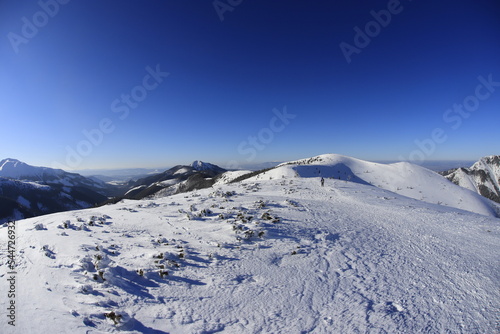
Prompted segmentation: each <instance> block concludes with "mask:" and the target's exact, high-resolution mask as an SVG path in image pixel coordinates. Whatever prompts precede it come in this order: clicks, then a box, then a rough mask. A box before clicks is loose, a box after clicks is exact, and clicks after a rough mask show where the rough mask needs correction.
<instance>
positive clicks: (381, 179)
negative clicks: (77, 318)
mask: <svg viewBox="0 0 500 334" xmlns="http://www.w3.org/2000/svg"><path fill="white" fill-rule="evenodd" d="M441 174H442V175H443V176H444V177H443V176H441V175H439V174H438V173H435V172H432V171H430V170H428V169H426V168H423V167H420V166H416V165H413V164H410V163H393V164H380V163H373V162H367V161H362V160H358V159H354V158H350V157H345V156H341V155H336V154H326V155H321V156H317V157H313V158H309V159H303V160H297V161H292V162H285V163H282V164H279V165H278V166H276V167H271V168H267V169H263V170H260V171H227V170H225V169H224V168H221V167H219V166H217V165H214V164H210V163H207V162H202V161H194V162H193V163H192V164H190V165H178V166H175V167H172V168H170V169H168V170H166V171H164V172H161V173H157V174H152V175H149V176H146V177H143V178H140V179H138V180H131V181H129V182H128V183H121V184H116V183H106V182H104V181H102V180H99V179H97V178H93V177H84V176H82V175H79V174H76V173H68V172H65V171H63V170H60V169H52V168H47V167H34V166H30V165H28V164H26V163H23V162H21V161H19V160H16V159H4V160H2V161H0V222H2V221H6V220H9V219H22V218H28V217H34V216H39V215H43V214H47V213H54V212H60V211H66V210H75V209H83V208H88V207H91V206H96V205H103V204H109V203H116V202H119V201H120V200H122V199H133V200H139V199H144V198H159V197H164V196H169V195H173V194H177V193H182V192H188V191H192V190H196V189H203V188H208V187H211V186H214V185H215V186H217V185H222V184H227V183H234V182H240V181H243V180H245V179H249V178H254V179H256V180H259V179H268V178H286V177H289V176H299V177H324V178H336V179H341V180H345V181H350V182H357V183H361V184H369V185H373V186H376V187H379V188H382V189H385V190H389V191H392V192H394V193H397V194H400V195H404V196H407V197H411V198H414V199H417V200H421V201H424V202H429V203H433V204H439V205H446V206H452V207H456V208H460V209H464V210H468V211H473V212H477V213H481V214H487V215H498V212H499V211H500V209H499V206H498V205H497V204H493V205H492V202H490V201H488V200H486V199H485V198H484V197H486V198H488V199H490V200H493V201H495V202H497V203H500V186H499V180H500V156H490V157H485V158H482V159H481V160H480V161H478V162H476V163H475V164H474V165H473V166H472V167H470V168H458V169H453V170H449V171H446V172H441ZM448 180H449V181H451V182H452V183H450V182H449V181H448ZM453 183H454V184H455V185H454V184H453ZM458 186H460V187H458ZM479 195H482V196H479Z"/></svg>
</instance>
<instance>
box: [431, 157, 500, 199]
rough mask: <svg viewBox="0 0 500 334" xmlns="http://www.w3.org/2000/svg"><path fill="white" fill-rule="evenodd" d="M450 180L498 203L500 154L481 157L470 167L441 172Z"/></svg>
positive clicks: (499, 193) (499, 196) (499, 195)
mask: <svg viewBox="0 0 500 334" xmlns="http://www.w3.org/2000/svg"><path fill="white" fill-rule="evenodd" d="M441 174H442V175H444V176H445V177H446V178H447V179H448V180H450V181H451V182H453V183H455V184H457V185H459V186H461V187H464V188H466V189H469V190H472V191H474V192H477V193H478V194H480V195H482V196H484V197H486V198H489V199H491V200H493V201H495V202H497V203H500V156H499V155H492V156H488V157H484V158H481V159H480V160H479V161H477V162H476V163H474V164H473V165H472V166H471V167H470V168H457V169H452V170H449V171H446V172H443V173H441Z"/></svg>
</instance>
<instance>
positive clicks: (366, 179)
mask: <svg viewBox="0 0 500 334" xmlns="http://www.w3.org/2000/svg"><path fill="white" fill-rule="evenodd" d="M289 177H325V178H337V179H338V178H340V179H342V180H349V181H352V182H358V183H361V184H370V185H373V186H376V187H379V188H381V189H385V190H389V191H392V192H394V193H397V194H400V195H404V196H407V197H410V198H414V199H418V200H421V201H424V202H427V203H432V204H440V205H445V206H450V207H454V208H459V209H462V210H468V211H472V212H476V213H479V214H483V215H489V216H493V217H496V216H497V215H498V211H499V208H500V206H498V205H497V204H496V203H494V202H492V201H490V200H488V199H487V198H485V197H483V196H481V195H479V194H477V193H475V192H474V191H471V190H469V189H464V188H462V187H460V186H457V185H455V184H453V183H452V182H450V181H449V180H447V179H446V178H444V177H443V176H441V175H439V174H437V173H435V172H433V171H431V170H429V169H426V168H423V167H420V166H417V165H414V164H411V163H408V162H399V163H393V164H380V163H374V162H368V161H363V160H358V159H355V158H351V157H346V156H342V155H338V154H324V155H320V156H317V157H313V158H309V159H302V160H297V161H293V162H288V163H283V164H280V165H278V166H277V167H276V168H274V169H272V170H270V171H268V172H265V173H263V174H260V175H258V176H255V177H253V178H252V179H253V180H264V179H280V178H289Z"/></svg>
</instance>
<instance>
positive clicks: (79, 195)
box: [0, 159, 113, 221]
mask: <svg viewBox="0 0 500 334" xmlns="http://www.w3.org/2000/svg"><path fill="white" fill-rule="evenodd" d="M111 190H112V187H110V186H108V185H107V184H106V183H104V182H102V181H98V180H94V179H90V178H86V177H83V176H81V175H79V174H75V173H68V172H65V171H63V170H61V169H52V168H47V167H35V166H30V165H28V164H26V163H24V162H21V161H19V160H16V159H4V160H2V161H0V199H1V200H0V221H4V220H8V219H22V218H28V217H34V216H39V215H42V214H47V213H54V212H60V211H66V210H75V209H83V208H88V207H91V206H94V205H96V204H98V203H101V202H103V201H105V200H107V199H108V196H109V195H112V194H113V191H111Z"/></svg>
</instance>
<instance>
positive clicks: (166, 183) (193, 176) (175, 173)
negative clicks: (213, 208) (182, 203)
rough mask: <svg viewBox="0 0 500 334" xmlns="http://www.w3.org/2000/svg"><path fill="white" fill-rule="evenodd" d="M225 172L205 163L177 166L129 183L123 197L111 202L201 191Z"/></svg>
mask: <svg viewBox="0 0 500 334" xmlns="http://www.w3.org/2000/svg"><path fill="white" fill-rule="evenodd" d="M225 172H227V171H226V170H225V169H224V168H221V167H219V166H217V165H213V164H210V163H207V162H202V161H198V160H197V161H194V162H193V163H192V164H191V165H178V166H175V167H172V168H170V169H168V170H166V171H164V172H163V173H159V174H154V175H151V176H147V177H145V178H142V179H139V180H137V181H132V182H129V184H128V186H129V188H130V190H128V191H127V192H126V193H125V194H124V195H123V196H121V197H118V198H115V199H113V200H111V201H112V202H116V201H118V200H120V199H143V198H145V197H150V196H153V195H156V196H167V195H172V194H175V193H180V192H186V191H191V190H195V189H202V188H207V187H210V186H212V185H213V184H214V183H215V182H216V181H217V179H218V177H219V176H220V175H222V174H223V173H225Z"/></svg>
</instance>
